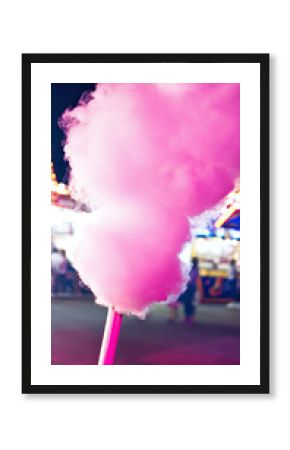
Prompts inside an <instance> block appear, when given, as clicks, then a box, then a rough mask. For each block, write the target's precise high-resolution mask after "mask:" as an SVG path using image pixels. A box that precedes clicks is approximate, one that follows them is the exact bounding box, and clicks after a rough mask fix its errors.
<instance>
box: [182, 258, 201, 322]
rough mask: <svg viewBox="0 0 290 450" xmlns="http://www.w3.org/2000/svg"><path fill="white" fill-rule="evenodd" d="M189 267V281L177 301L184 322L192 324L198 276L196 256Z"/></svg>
mask: <svg viewBox="0 0 290 450" xmlns="http://www.w3.org/2000/svg"><path fill="white" fill-rule="evenodd" d="M191 264H192V265H191V269H190V272H189V281H188V283H187V286H186V289H185V291H184V292H183V293H182V294H181V295H180V296H179V298H178V302H180V303H182V305H183V311H184V316H185V323H188V324H192V323H193V322H194V317H195V312H196V290H197V279H198V276H199V271H198V259H197V258H196V257H194V258H192V260H191Z"/></svg>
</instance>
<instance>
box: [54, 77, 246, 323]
mask: <svg viewBox="0 0 290 450" xmlns="http://www.w3.org/2000/svg"><path fill="white" fill-rule="evenodd" d="M62 123H63V126H64V128H65V130H66V136H67V141H66V146H65V153H66V157H67V159H68V160H69V163H70V166H71V180H70V183H71V188H72V189H73V191H74V193H75V195H76V196H77V197H78V198H79V199H80V200H82V201H85V202H86V203H88V204H89V205H90V206H91V208H92V210H93V212H92V213H90V214H87V215H86V218H85V219H84V224H83V226H82V227H81V228H80V229H79V230H78V231H77V233H76V235H75V248H74V251H73V252H72V255H71V259H72V262H73V264H74V265H75V267H76V269H77V270H78V271H79V273H80V276H81V278H82V279H83V281H84V282H85V283H87V284H88V285H89V286H90V288H91V289H92V290H93V292H94V293H95V295H96V296H97V300H98V302H100V303H102V304H105V305H113V306H114V307H115V308H116V310H118V311H119V312H122V313H123V312H125V313H134V314H141V313H142V311H144V310H145V309H146V308H147V307H148V306H149V305H150V304H151V303H152V302H157V301H164V300H166V298H168V297H169V296H172V295H178V294H179V292H180V291H181V290H182V288H183V286H184V274H183V270H182V267H181V262H180V260H179V258H178V254H179V252H180V251H181V249H182V246H183V245H184V244H185V242H186V241H187V240H188V239H189V221H188V218H189V217H192V216H194V215H197V214H199V213H201V212H202V211H203V210H205V209H207V208H209V207H211V206H213V205H214V204H215V203H216V202H217V201H219V200H220V199H221V198H222V197H223V196H224V195H226V194H227V193H228V192H229V191H230V190H231V189H232V188H233V186H234V181H235V179H236V178H237V177H238V176H239V149H240V89H239V84H102V85H98V86H97V88H96V90H95V91H94V93H93V94H92V98H91V100H90V101H89V102H87V103H85V102H83V103H81V104H80V105H79V106H77V107H76V108H75V109H74V110H72V111H66V112H65V113H64V115H63V118H62Z"/></svg>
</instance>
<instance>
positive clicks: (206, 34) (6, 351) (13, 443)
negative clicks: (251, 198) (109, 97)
mask: <svg viewBox="0 0 290 450" xmlns="http://www.w3.org/2000/svg"><path fill="white" fill-rule="evenodd" d="M4 5H5V6H3V5H2V10H1V16H2V21H1V22H2V23H1V28H0V34H1V36H0V37H1V40H0V42H1V57H2V58H1V71H0V76H1V85H0V86H1V91H0V92H1V108H0V123H1V137H2V139H3V138H4V142H1V156H2V157H3V156H4V161H2V164H1V177H0V179H1V182H3V183H6V184H5V188H3V187H1V200H2V210H3V211H4V213H3V215H2V214H1V221H0V222H1V224H0V226H1V237H2V242H1V244H2V245H1V255H2V258H1V261H0V264H1V270H0V273H1V275H3V274H4V270H5V276H2V277H1V301H2V308H1V316H0V317H1V325H0V333H1V334H0V342H1V344H2V346H3V349H2V350H1V363H2V364H1V372H0V374H1V379H2V381H1V401H0V408H1V410H3V415H2V419H1V428H2V431H1V433H0V443H1V444H2V445H1V447H2V448H4V449H5V450H6V449H7V450H8V449H12V448H13V449H14V448H15V449H20V448H21V449H30V450H34V449H39V448H41V449H43V450H46V449H70V450H74V449H85V448H97V449H111V448H112V449H113V448H117V447H118V448H124V449H133V448H134V449H135V448H138V449H149V448H152V449H155V448H158V447H160V448H168V449H176V448H180V449H181V448H182V449H186V448H199V449H212V448H214V449H223V450H226V449H232V448H235V449H244V448H245V447H248V448H255V447H259V448H262V449H270V448H271V449H272V448H273V447H274V446H276V447H278V446H279V444H278V440H280V442H281V444H280V445H281V448H286V447H287V442H289V433H288V428H289V425H288V422H289V419H288V417H289V412H288V402H289V392H290V387H289V349H288V348H289V344H288V343H289V342H290V341H289V338H290V336H289V329H290V327H289V320H290V306H289V305H290V299H289V294H288V293H287V289H289V288H288V283H289V282H288V281H287V280H288V279H289V258H288V256H287V254H286V246H287V241H289V237H287V235H286V233H287V228H288V225H287V223H286V219H285V218H284V219H283V217H282V215H283V209H285V208H287V207H288V204H289V200H288V198H287V197H286V193H287V191H289V186H288V184H289V183H288V177H287V176H288V170H289V169H288V167H289V136H288V134H289V133H288V130H289V121H290V114H289V106H288V102H289V99H290V95H289V94H290V92H289V80H290V63H289V53H288V50H289V44H288V45H287V40H289V31H288V30H289V14H288V12H287V8H286V6H287V2H286V1H279V0H277V1H276V2H269V1H264V2H254V1H253V0H250V1H249V0H244V1H243V2H233V1H230V0H226V1H225V0H220V1H214V0H212V1H203V2H202V1H198V2H194V1H184V0H179V1H176V2H172V1H170V0H167V1H166V2H165V1H164V2H161V1H160V2H159V3H158V6H157V2H156V0H155V1H153V0H152V1H151V0H147V1H146V2H142V3H141V2H138V1H135V2H134V1H133V0H131V1H128V0H123V1H119V2H118V1H115V2H113V1H110V0H104V1H103V2H98V1H95V2H93V1H92V2H90V1H87V0H83V1H82V2H74V1H73V0H70V1H63V2H60V1H55V0H51V1H49V2H48V1H47V2H37V1H31V0H26V1H24V2H20V1H19V2H15V1H14V2H12V1H11V2H5V3H4ZM22 52H168V53H170V52H191V53H194V52H270V53H271V54H272V56H271V90H272V91H271V121H272V122H271V147H272V157H271V159H272V167H271V171H272V214H271V222H272V237H273V243H272V256H271V257H272V274H273V282H272V307H271V322H272V323H271V325H272V337H271V350H272V358H271V392H272V393H271V395H270V396H250V395H249V396H238V395H231V396H229V395H228V396H217V395H216V396H205V395H202V396H184V397H182V396H175V397H172V396H166V397H162V396H148V397H146V398H145V397H142V396H132V397H130V396H126V397H125V396H120V397H113V396H112V397H110V396H99V397H98V396H81V395H78V396H65V395H62V396H50V395H47V396H46V395H38V396H37V395H35V396H27V395H26V396H23V395H21V393H20V389H21V387H20V378H21V356H20V340H21V336H20V333H21V321H20V320H21V319H20V315H21V306H20V297H21V286H20V257H19V248H20V196H19V190H20V146H21V131H20V123H21V107H20V98H21V97H20V93H21V91H20V89H21V85H20V80H21V75H20V70H21V66H20V64H21V57H20V53H22ZM2 78H3V79H2ZM283 154H284V155H283ZM283 156H287V158H288V159H287V161H282V158H283ZM11 167H13V180H11V173H12V171H11V169H9V168H11ZM12 181H13V183H12ZM7 186H9V187H10V192H7ZM8 211H9V212H8ZM288 247H289V246H288ZM283 264H284V266H283ZM2 265H3V267H2ZM6 269H8V270H6ZM11 269H13V270H11ZM6 272H7V273H6Z"/></svg>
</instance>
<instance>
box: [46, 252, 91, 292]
mask: <svg viewBox="0 0 290 450" xmlns="http://www.w3.org/2000/svg"><path fill="white" fill-rule="evenodd" d="M51 292H52V295H53V296H56V295H90V294H91V291H90V290H89V288H88V287H87V286H85V285H84V284H83V282H82V281H81V279H80V278H79V276H78V273H77V271H76V270H75V269H74V267H73V265H72V264H71V262H70V261H69V259H68V258H67V256H66V252H65V250H61V249H57V248H56V247H53V248H52V253H51Z"/></svg>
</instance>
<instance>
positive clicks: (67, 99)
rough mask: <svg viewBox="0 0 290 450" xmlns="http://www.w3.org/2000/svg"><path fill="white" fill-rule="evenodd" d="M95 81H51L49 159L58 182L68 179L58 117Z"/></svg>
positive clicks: (62, 134)
mask: <svg viewBox="0 0 290 450" xmlns="http://www.w3.org/2000/svg"><path fill="white" fill-rule="evenodd" d="M95 86H96V83H53V84H51V160H52V162H53V165H54V171H55V174H56V178H57V180H58V181H59V182H61V181H64V182H66V181H67V180H68V175H69V167H68V163H67V162H66V161H64V158H63V157H64V153H63V143H64V138H65V136H64V133H63V131H62V130H61V129H60V127H59V126H58V119H59V118H60V116H61V115H62V113H63V112H64V111H65V110H66V109H67V108H74V107H75V106H76V105H77V104H78V102H79V100H80V98H81V96H82V95H83V94H84V93H85V92H90V91H92V90H94V89H95Z"/></svg>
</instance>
